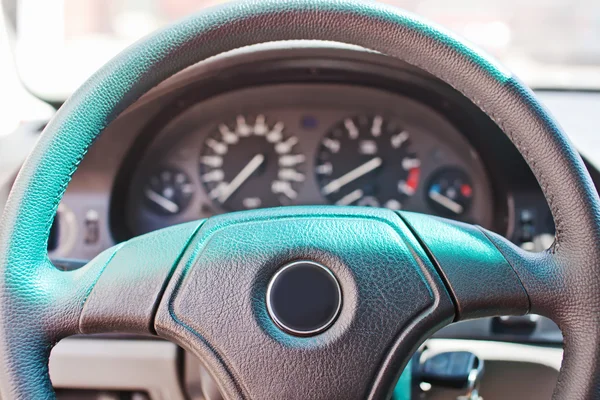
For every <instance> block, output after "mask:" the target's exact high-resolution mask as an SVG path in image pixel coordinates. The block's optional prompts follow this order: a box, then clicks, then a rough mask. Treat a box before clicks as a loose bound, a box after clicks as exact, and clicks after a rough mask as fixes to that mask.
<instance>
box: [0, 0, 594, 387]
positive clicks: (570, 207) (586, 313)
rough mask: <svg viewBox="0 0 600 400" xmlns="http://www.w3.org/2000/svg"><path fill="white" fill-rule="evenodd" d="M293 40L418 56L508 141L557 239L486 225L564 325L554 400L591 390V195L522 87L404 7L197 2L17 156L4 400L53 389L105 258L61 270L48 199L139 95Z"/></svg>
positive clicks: (0, 359) (575, 160)
mask: <svg viewBox="0 0 600 400" xmlns="http://www.w3.org/2000/svg"><path fill="white" fill-rule="evenodd" d="M302 39H307V40H329V41H337V42H342V43H348V44H353V45H358V46H362V47H364V48H367V49H370V50H375V51H378V52H381V53H383V54H386V55H389V56H391V57H396V58H399V59H401V60H403V61H405V62H407V63H408V64H411V65H414V66H417V67H419V68H421V69H423V70H425V71H427V72H429V73H430V74H432V75H434V76H435V77H437V78H439V79H441V80H443V81H445V82H446V83H448V84H449V85H451V86H452V87H454V88H455V89H456V90H457V91H459V92H461V93H462V94H463V95H464V96H466V97H467V98H469V99H470V100H471V101H472V102H473V103H474V104H476V105H477V106H478V107H479V108H480V109H481V110H482V111H483V112H485V113H486V114H487V115H488V116H490V118H491V119H492V120H493V121H495V123H496V124H498V126H499V127H500V128H501V129H502V130H503V131H504V132H505V134H506V135H507V136H508V137H509V138H510V140H511V141H512V142H513V143H514V144H515V146H516V148H517V149H518V150H519V152H520V153H521V154H522V155H523V157H524V159H525V160H526V161H527V163H528V164H529V166H530V167H531V170H532V171H533V173H534V175H535V176H536V178H537V180H538V182H539V183H540V186H541V188H542V191H543V193H544V195H545V197H546V199H547V200H548V203H549V206H550V209H551V211H552V215H553V217H554V221H555V225H556V240H555V243H554V245H553V246H552V248H551V249H549V250H548V251H546V252H543V253H539V254H525V253H523V252H520V251H519V250H518V249H516V248H514V247H512V246H511V245H510V244H508V243H507V242H506V241H505V240H503V239H502V238H501V237H499V236H497V235H494V234H491V233H489V232H485V235H486V236H487V238H488V239H489V240H490V241H491V242H493V243H494V244H495V246H496V247H497V248H498V249H499V250H500V252H501V253H502V254H503V256H504V257H505V258H506V260H508V262H509V263H510V265H511V268H513V269H514V271H515V273H516V275H517V276H518V277H519V280H520V281H521V283H522V285H523V288H524V290H525V291H526V293H527V301H528V308H529V310H523V312H525V311H531V312H535V313H538V314H542V315H545V316H548V317H550V318H551V319H553V320H554V321H555V322H556V323H558V325H559V326H560V328H561V330H562V331H563V335H564V340H565V343H564V346H565V352H564V360H563V365H562V368H561V372H560V375H559V382H558V385H557V388H556V390H555V394H554V398H555V399H567V398H568V399H589V398H600V395H599V394H600V380H599V379H598V376H599V374H598V372H600V371H599V365H600V364H599V363H600V312H599V311H598V310H600V292H599V291H598V288H600V282H599V277H600V212H599V210H600V209H599V205H600V201H599V199H598V195H597V193H596V190H595V188H594V186H593V184H592V182H591V179H590V177H589V175H588V173H587V170H586V168H585V167H584V164H583V162H582V160H581V158H580V156H579V154H578V153H577V152H576V150H575V149H574V148H573V146H572V145H571V143H570V142H569V140H568V139H567V137H566V136H565V134H564V133H563V132H562V131H561V129H560V127H559V126H558V124H557V123H556V122H555V121H554V119H553V118H552V117H551V116H550V115H549V114H548V113H547V111H546V110H545V109H544V107H543V106H542V105H540V103H538V101H537V100H536V98H535V96H534V95H533V93H532V92H531V91H530V90H529V89H528V88H527V87H525V86H524V85H523V84H522V83H521V82H520V81H519V80H518V79H517V78H515V77H514V76H513V75H512V74H511V73H509V72H508V71H506V70H505V69H504V68H503V67H501V66H499V65H498V64H496V63H495V62H494V61H492V60H490V59H489V58H487V57H486V56H484V55H483V54H482V53H480V52H478V51H477V50H475V49H474V48H472V47H471V46H470V45H468V44H466V43H464V42H463V41H461V40H460V39H458V38H456V37H454V36H453V35H452V34H450V33H448V32H446V31H444V30H442V29H440V28H438V27H436V26H434V25H432V24H430V23H428V22H425V21H423V20H421V19H419V18H418V17H416V16H414V15H412V14H409V13H407V12H404V11H401V10H399V9H395V8H392V7H387V6H383V5H378V4H375V3H365V2H359V1H353V0H342V1H319V2H315V1H314V0H294V1H290V2H281V1H277V0H265V1H258V2H250V3H232V4H227V5H224V6H221V7H217V8H212V9H209V10H206V11H204V12H202V13H199V14H196V15H194V16H192V17H190V18H187V19H185V20H183V21H181V22H178V23H176V24H174V25H171V26H169V27H167V28H165V29H163V30H161V31H159V32H157V33H154V34H152V35H150V36H148V37H146V38H144V39H142V40H141V41H139V42H137V43H136V44H134V45H133V46H131V47H130V48H128V49H126V50H125V51H123V52H122V53H121V54H119V55H118V56H117V57H115V58H114V59H113V60H111V61H110V62H109V63H108V64H106V65H105V66H104V67H103V68H102V69H100V70H99V71H98V72H97V73H96V74H95V75H94V76H92V77H91V78H90V79H89V80H88V81H87V82H86V83H85V84H84V85H83V86H82V87H81V88H80V89H79V90H78V91H77V92H76V93H74V94H73V95H72V96H71V98H70V99H69V100H68V101H67V102H66V103H65V104H64V105H63V107H62V108H61V109H60V110H59V111H58V112H57V114H56V115H55V116H54V118H53V119H52V121H51V122H50V123H49V124H48V126H47V127H46V128H45V130H44V132H43V134H42V135H41V137H40V139H39V141H38V143H37V145H36V146H35V148H34V150H33V151H32V153H31V155H30V156H29V157H28V159H27V161H26V162H25V164H24V165H23V167H22V169H21V171H20V173H19V176H18V178H17V180H16V182H15V184H14V186H13V189H12V191H11V194H10V197H9V200H8V203H7V205H6V208H5V211H4V215H3V217H2V221H1V226H0V390H1V393H2V397H3V398H6V399H9V398H23V399H25V398H52V397H53V391H52V387H51V383H50V379H49V376H48V366H47V363H48V356H49V352H50V349H51V347H52V345H53V344H55V343H56V342H57V341H58V340H60V339H61V338H63V337H65V336H68V335H72V334H77V333H81V332H82V328H81V315H82V310H83V308H84V307H85V305H86V301H88V298H89V297H90V296H91V294H93V293H92V290H93V289H94V286H95V285H96V283H97V282H98V280H99V279H100V276H101V274H102V271H103V269H104V268H105V267H106V265H107V264H108V263H109V262H110V259H111V258H112V257H114V256H115V254H116V253H115V252H105V253H103V254H101V255H100V256H99V260H100V261H101V262H100V261H99V262H97V263H95V264H94V265H91V266H89V267H86V269H85V271H77V272H72V273H65V272H60V271H58V270H56V269H55V268H54V267H53V266H52V264H51V262H50V261H49V259H48V255H47V251H46V243H47V239H48V235H49V231H50V226H51V223H52V220H53V218H54V215H55V213H56V210H57V207H58V203H59V202H60V200H61V198H62V195H63V193H64V191H65V189H66V186H67V184H68V182H69V180H70V178H71V176H72V174H73V173H74V172H75V170H76V168H77V166H78V164H79V162H80V161H81V160H82V158H83V157H84V155H85V153H86V151H87V150H88V148H89V147H90V146H91V145H92V143H93V142H94V140H95V139H96V138H97V137H98V136H99V135H100V134H101V133H102V131H103V129H104V128H105V127H106V126H107V125H108V124H110V123H111V121H113V120H114V119H115V118H116V117H117V116H118V115H119V114H120V113H121V112H122V111H124V110H125V109H126V108H127V107H128V106H130V105H131V104H132V103H133V102H134V101H136V100H137V99H138V98H139V97H140V96H141V95H143V94H144V93H146V92H147V91H148V90H150V89H151V88H153V87H154V86H156V85H157V84H159V83H160V82H162V81H163V80H164V79H166V78H168V77H169V76H171V75H173V74H175V73H176V72H179V71H180V70H182V69H184V68H186V67H188V66H190V65H192V64H194V63H196V62H199V61H201V60H204V59H206V58H208V57H211V56H214V55H217V54H220V53H223V52H226V51H229V50H232V49H236V48H240V47H243V46H248V45H253V44H258V43H264V42H270V41H281V40H302ZM408 219H409V220H410V218H408ZM413 222H414V221H413ZM409 223H410V221H409ZM181 229H183V230H184V229H188V230H196V229H198V227H197V226H195V227H193V229H192V228H189V227H187V228H181ZM417 230H418V229H417ZM377 393H379V392H377ZM379 394H380V393H379Z"/></svg>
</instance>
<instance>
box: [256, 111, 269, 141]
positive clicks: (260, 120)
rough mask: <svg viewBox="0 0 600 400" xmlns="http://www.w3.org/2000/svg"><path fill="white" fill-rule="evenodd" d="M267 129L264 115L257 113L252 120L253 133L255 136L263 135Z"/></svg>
mask: <svg viewBox="0 0 600 400" xmlns="http://www.w3.org/2000/svg"><path fill="white" fill-rule="evenodd" d="M268 131H269V127H268V126H267V124H265V116H264V115H262V114H261V115H259V116H258V117H256V121H254V134H255V135H256V136H264V135H265V134H266V133H267V132H268Z"/></svg>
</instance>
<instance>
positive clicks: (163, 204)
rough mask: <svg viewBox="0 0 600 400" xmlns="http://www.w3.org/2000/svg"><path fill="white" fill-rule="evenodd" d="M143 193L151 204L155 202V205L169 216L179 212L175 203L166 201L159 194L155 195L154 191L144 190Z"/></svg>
mask: <svg viewBox="0 0 600 400" xmlns="http://www.w3.org/2000/svg"><path fill="white" fill-rule="evenodd" d="M144 193H145V194H146V197H147V198H149V199H150V200H152V201H153V202H155V203H156V204H158V205H159V206H161V207H162V208H164V209H165V210H167V211H168V212H170V213H171V214H176V213H178V212H179V206H178V205H177V203H175V202H173V201H171V200H169V199H167V198H166V197H164V196H161V195H160V194H158V193H156V192H155V191H154V190H152V189H146V190H145V191H144Z"/></svg>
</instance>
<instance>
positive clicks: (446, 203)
mask: <svg viewBox="0 0 600 400" xmlns="http://www.w3.org/2000/svg"><path fill="white" fill-rule="evenodd" d="M429 198H430V199H431V200H433V201H435V202H436V203H438V204H440V205H441V206H443V207H446V208H447V209H448V210H450V211H452V212H453V213H454V214H462V212H463V210H464V209H463V206H461V205H460V204H458V203H457V202H455V201H454V200H452V199H450V198H448V197H446V196H444V195H443V194H441V193H439V192H436V191H434V190H431V191H430V192H429Z"/></svg>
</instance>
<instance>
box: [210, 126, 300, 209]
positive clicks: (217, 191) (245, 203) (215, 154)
mask: <svg viewBox="0 0 600 400" xmlns="http://www.w3.org/2000/svg"><path fill="white" fill-rule="evenodd" d="M297 143H298V138H297V137H295V136H288V135H287V134H286V132H285V126H284V124H283V122H281V121H279V122H274V123H269V122H268V121H267V119H266V117H265V116H264V115H258V116H256V117H255V118H252V117H248V116H244V115H238V116H237V117H236V119H235V120H234V121H233V122H230V123H221V124H219V125H218V126H217V128H216V129H215V132H214V133H213V134H212V135H210V136H209V137H207V138H206V140H205V142H204V146H203V149H202V153H201V154H200V180H201V181H202V183H203V184H204V187H205V189H206V191H207V193H208V196H209V197H210V198H211V199H212V200H213V201H214V202H215V203H216V204H217V205H218V206H219V207H220V208H223V209H225V210H229V211H236V210H246V209H253V208H262V207H275V206H280V205H290V204H293V202H294V201H295V200H296V197H297V196H298V187H299V185H300V184H301V183H302V182H303V181H304V179H305V176H304V173H303V172H302V166H303V164H304V162H305V158H306V157H305V156H304V154H302V153H297V152H296V151H295V147H296V144H297Z"/></svg>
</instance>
